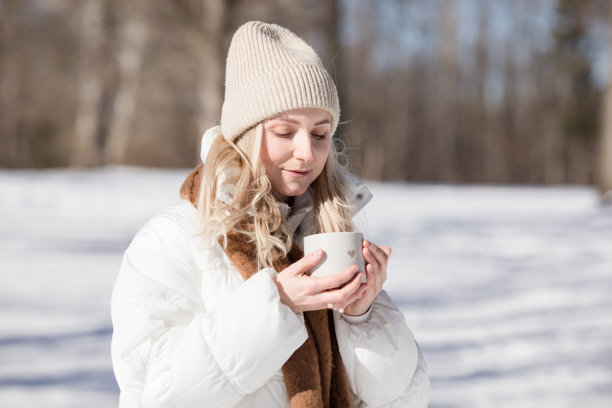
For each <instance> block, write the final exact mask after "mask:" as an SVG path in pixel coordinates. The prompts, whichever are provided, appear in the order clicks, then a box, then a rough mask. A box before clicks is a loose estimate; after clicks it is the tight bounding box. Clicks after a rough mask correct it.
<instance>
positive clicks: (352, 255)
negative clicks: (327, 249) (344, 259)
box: [346, 249, 355, 258]
mask: <svg viewBox="0 0 612 408" xmlns="http://www.w3.org/2000/svg"><path fill="white" fill-rule="evenodd" d="M346 253H347V254H349V256H350V257H351V258H352V257H354V256H355V251H354V250H352V249H351V250H350V251H346Z"/></svg>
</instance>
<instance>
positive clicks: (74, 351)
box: [0, 167, 612, 408]
mask: <svg viewBox="0 0 612 408" xmlns="http://www.w3.org/2000/svg"><path fill="white" fill-rule="evenodd" d="M187 173H188V171H187V170H145V169H139V168H122V167H115V168H105V169H99V170H90V171H74V170H53V171H44V172H35V171H19V172H12V171H7V170H0V278H1V279H2V284H1V285H0V406H2V407H5V408H12V407H58V408H59V407H61V408H69V407H85V406H87V407H94V408H95V407H115V406H117V396H118V389H117V386H116V383H115V381H114V376H113V373H112V368H111V364H110V356H109V345H110V336H111V332H112V330H111V323H110V316H109V303H110V293H111V290H112V285H113V281H114V278H115V275H116V273H117V269H118V266H119V262H120V259H121V254H122V252H123V250H124V249H125V248H126V247H127V245H128V244H129V242H130V240H131V238H132V236H133V235H134V233H135V232H136V231H137V229H138V228H139V227H140V226H141V225H142V224H143V223H144V222H145V221H146V220H147V219H148V218H149V217H150V216H151V215H153V214H154V213H155V212H156V211H158V210H159V209H161V208H163V207H166V206H168V205H171V204H173V203H176V202H178V200H179V198H178V188H179V186H180V183H181V181H182V180H183V178H184V177H185V176H186V174H187ZM371 189H372V191H373V193H374V199H373V200H372V202H371V204H370V205H369V206H368V207H367V209H366V210H365V213H364V214H360V216H359V217H358V218H359V219H358V221H359V224H360V225H361V227H362V229H364V230H365V232H366V235H367V237H368V238H370V239H371V240H373V241H374V242H377V243H380V244H385V245H389V246H391V247H392V248H393V251H394V252H393V256H392V259H391V263H390V270H389V278H388V281H387V283H386V289H387V291H388V292H389V293H390V294H391V296H392V297H393V299H394V300H395V302H396V303H397V304H398V305H399V306H400V307H401V309H402V310H403V311H404V314H405V316H406V319H407V321H408V324H409V326H410V327H411V329H412V330H413V333H414V334H415V337H416V338H417V340H418V341H419V344H420V346H421V349H422V351H423V354H424V356H425V359H426V360H427V362H428V365H429V370H430V375H431V379H432V385H433V396H432V401H431V404H430V406H431V407H448V408H450V407H453V408H454V407H483V408H485V407H486V408H488V407H576V406H584V407H595V408H597V407H602V408H603V407H610V406H612V210H610V209H602V208H600V207H598V205H597V201H596V195H595V193H594V191H593V190H591V189H589V188H583V187H571V188H536V187H513V188H510V187H468V186H453V187H450V186H433V185H414V184H380V183H373V184H372V185H371Z"/></svg>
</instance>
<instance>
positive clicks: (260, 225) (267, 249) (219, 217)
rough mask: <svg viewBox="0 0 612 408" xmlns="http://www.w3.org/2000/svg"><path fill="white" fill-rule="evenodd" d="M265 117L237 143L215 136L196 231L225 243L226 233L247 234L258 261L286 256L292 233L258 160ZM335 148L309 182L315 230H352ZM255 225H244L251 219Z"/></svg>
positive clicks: (269, 261)
mask: <svg viewBox="0 0 612 408" xmlns="http://www.w3.org/2000/svg"><path fill="white" fill-rule="evenodd" d="M263 132H264V129H263V123H262V122H260V123H258V124H257V125H255V126H253V127H251V128H250V129H247V130H246V131H245V132H243V133H242V134H241V135H240V136H239V137H238V139H237V140H236V142H235V143H232V142H229V141H227V140H226V139H225V138H223V137H222V136H218V137H217V138H216V139H215V140H214V142H213V144H212V146H211V148H210V151H209V153H208V158H207V160H206V162H205V163H204V171H203V174H202V181H201V185H200V195H199V197H198V210H199V214H200V229H199V231H200V233H201V234H202V235H203V236H204V237H206V238H208V239H210V240H211V241H213V242H218V241H221V242H222V244H223V245H225V244H226V243H227V234H228V232H230V231H236V232H239V233H242V234H245V235H246V236H247V237H248V238H249V239H250V240H251V241H252V242H254V243H255V245H256V247H257V262H258V264H259V267H267V266H272V262H273V260H274V259H275V258H276V257H278V256H279V255H280V256H286V255H287V253H288V252H289V250H290V249H291V246H292V243H293V237H292V232H291V229H290V227H289V225H288V223H287V221H286V220H285V219H284V218H283V216H282V214H281V212H280V210H279V206H278V203H277V200H276V198H275V195H274V193H273V190H272V186H271V184H270V181H269V179H268V177H267V176H266V174H265V170H264V167H263V165H262V164H261V161H260V151H261V145H262V140H263ZM339 167H340V163H339V162H338V156H337V151H336V148H335V146H334V144H333V143H332V144H331V148H330V152H329V155H328V157H327V161H326V163H325V166H324V167H323V171H322V172H321V174H320V175H319V177H317V178H316V179H315V181H314V182H313V183H312V184H311V185H310V189H311V192H312V196H313V201H314V206H313V210H312V211H313V216H314V220H315V222H314V226H313V228H314V231H310V232H311V233H322V232H342V231H352V230H353V224H352V221H351V210H350V204H349V202H348V200H347V194H346V192H347V182H346V180H345V178H344V177H343V176H342V174H341V173H340V172H339V171H338V169H339ZM250 220H252V225H253V227H250V228H249V227H247V228H245V226H247V225H251V223H250V222H245V221H250Z"/></svg>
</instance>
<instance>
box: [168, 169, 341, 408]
mask: <svg viewBox="0 0 612 408" xmlns="http://www.w3.org/2000/svg"><path fill="white" fill-rule="evenodd" d="M202 169H203V165H200V166H198V167H197V168H196V169H195V170H193V171H192V172H191V173H190V174H189V176H188V177H187V179H186V180H185V182H184V183H183V185H182V186H181V190H180V193H181V197H182V198H184V199H186V200H189V201H190V202H191V203H192V204H193V205H194V206H197V203H196V200H197V197H198V192H199V187H200V181H201V173H202ZM246 227H247V228H248V226H246ZM227 238H228V240H227V247H226V248H225V253H226V254H227V256H228V257H229V259H230V260H231V261H232V263H233V264H234V266H235V267H236V269H238V271H239V272H240V274H241V275H242V277H243V278H244V279H245V280H246V279H249V278H250V277H251V276H253V275H254V274H255V273H256V272H257V261H256V259H257V256H256V248H255V244H254V243H252V242H251V241H249V240H248V239H247V238H246V236H245V235H244V234H240V233H237V232H231V233H229V234H228V237H227ZM302 256H303V252H302V250H301V249H300V248H299V247H298V246H297V245H295V244H293V247H292V248H291V251H290V252H289V254H288V256H287V257H279V258H277V259H276V260H275V262H274V268H275V269H276V271H277V272H280V271H282V270H283V269H285V268H286V267H287V266H289V265H291V264H292V263H293V262H295V261H297V260H298V259H300V258H301V257H302ZM304 324H305V325H306V329H307V331H308V339H307V340H306V342H304V344H302V345H301V346H300V347H299V348H298V349H297V350H296V351H295V352H294V353H293V355H292V356H291V357H290V358H289V360H287V361H286V362H285V364H284V365H283V368H282V372H283V378H284V380H285V388H286V390H287V395H288V397H289V402H290V404H291V407H292V408H345V407H349V408H350V407H353V400H352V397H351V392H350V387H349V383H348V379H347V377H346V373H345V371H344V364H342V358H341V357H340V351H339V350H338V342H337V340H336V331H335V329H334V320H333V314H332V311H331V310H325V309H323V310H314V311H309V312H305V313H304Z"/></svg>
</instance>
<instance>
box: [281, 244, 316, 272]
mask: <svg viewBox="0 0 612 408" xmlns="http://www.w3.org/2000/svg"><path fill="white" fill-rule="evenodd" d="M322 258H323V250H321V249H318V250H316V251H314V252H312V253H310V254H308V255H305V256H304V257H303V258H302V259H300V260H299V261H296V262H294V263H292V264H291V265H289V266H288V267H287V269H285V271H287V272H288V273H290V274H291V275H294V276H298V275H303V274H305V273H306V272H308V270H310V269H312V268H313V267H315V266H316V265H317V264H318V263H319V262H320V261H321V259H322ZM283 272H284V271H283Z"/></svg>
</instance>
